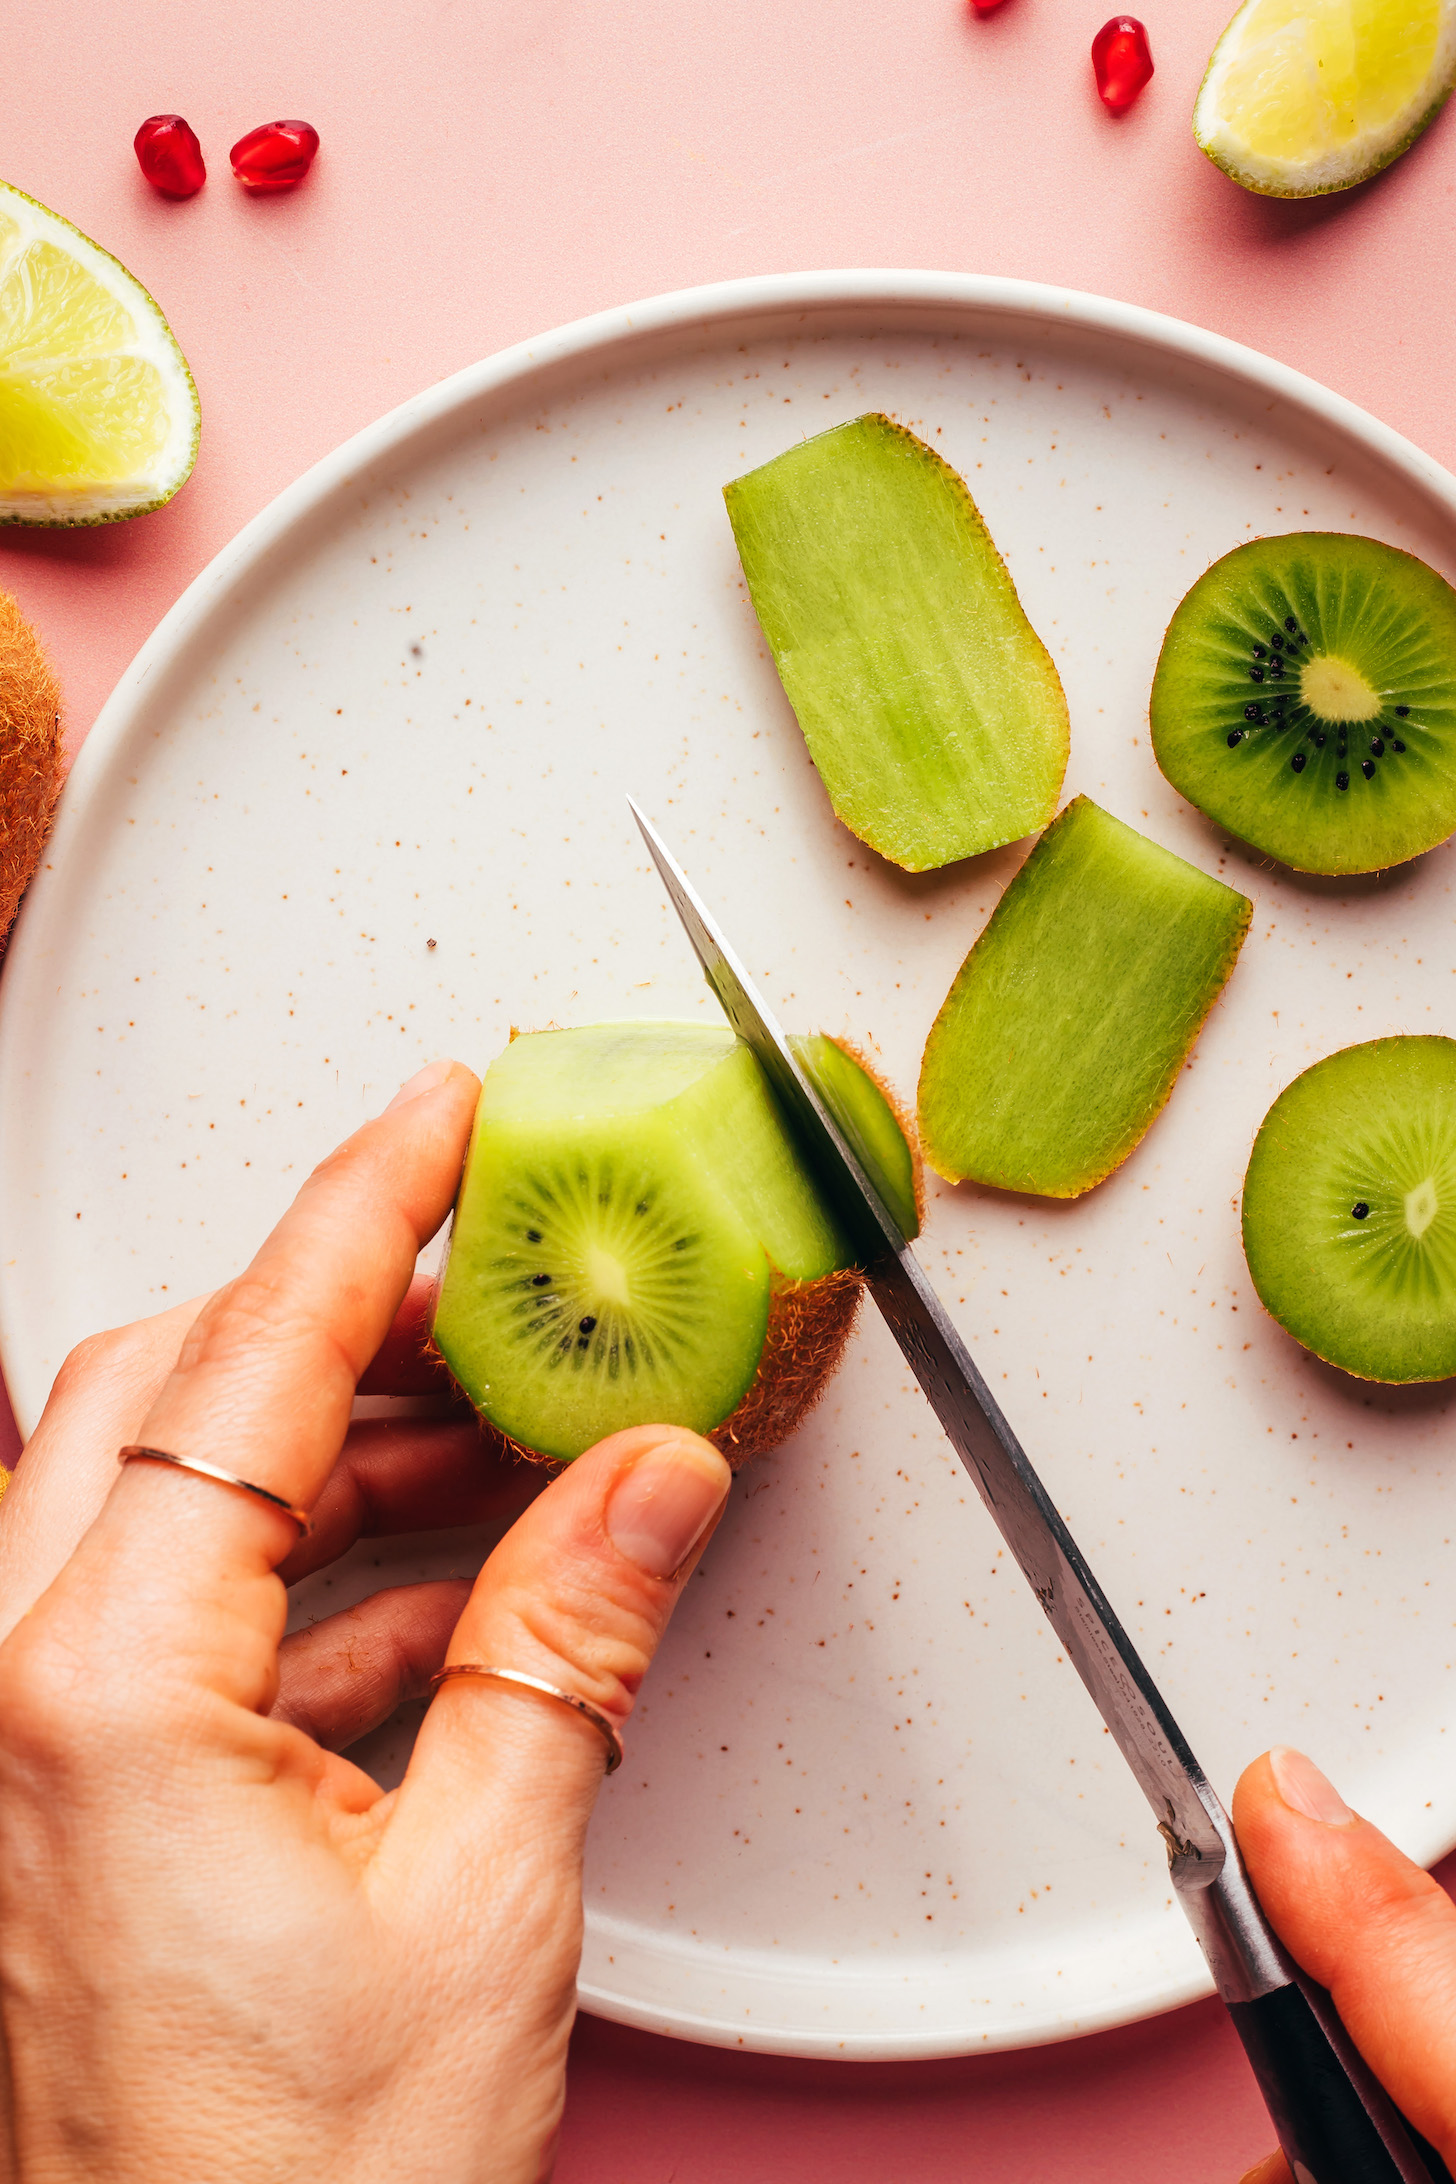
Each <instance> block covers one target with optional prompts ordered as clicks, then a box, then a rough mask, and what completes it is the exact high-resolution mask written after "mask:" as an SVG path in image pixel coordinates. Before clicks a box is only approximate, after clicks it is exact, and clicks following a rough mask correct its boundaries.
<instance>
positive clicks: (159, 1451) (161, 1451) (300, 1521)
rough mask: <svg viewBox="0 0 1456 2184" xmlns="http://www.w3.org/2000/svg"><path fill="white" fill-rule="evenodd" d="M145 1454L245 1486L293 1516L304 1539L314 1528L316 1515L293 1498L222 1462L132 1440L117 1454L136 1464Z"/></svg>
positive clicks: (154, 1460) (224, 1482)
mask: <svg viewBox="0 0 1456 2184" xmlns="http://www.w3.org/2000/svg"><path fill="white" fill-rule="evenodd" d="M143 1458H144V1459H145V1460H146V1462H148V1463H151V1464H175V1465H176V1467H177V1469H178V1470H179V1471H195V1472H196V1473H197V1476H198V1477H199V1478H200V1479H216V1480H217V1481H218V1483H219V1484H220V1485H222V1486H238V1487H241V1488H242V1490H243V1492H244V1493H245V1494H252V1495H254V1496H256V1498H257V1499H258V1500H259V1501H264V1502H266V1503H267V1504H268V1507H269V1508H270V1509H281V1510H282V1512H283V1514H284V1516H285V1517H292V1519H293V1521H294V1523H295V1524H296V1525H297V1526H298V1530H299V1536H300V1538H302V1539H307V1538H308V1535H309V1533H310V1532H311V1531H312V1530H313V1519H312V1518H311V1517H310V1515H309V1513H308V1511H307V1510H306V1509H295V1508H294V1506H293V1504H292V1502H288V1501H285V1500H284V1499H283V1496H282V1495H281V1494H275V1493H274V1492H273V1491H272V1489H271V1488H269V1487H266V1486H254V1484H253V1482H252V1480H251V1479H240V1478H239V1477H238V1475H237V1473H236V1472H235V1471H224V1470H223V1469H222V1468H221V1466H220V1465H218V1464H210V1463H208V1462H207V1461H206V1460H205V1459H204V1458H203V1457H201V1456H174V1455H173V1454H172V1452H171V1450H170V1449H165V1448H142V1447H141V1446H140V1444H139V1443H136V1442H129V1443H128V1444H127V1446H126V1447H125V1448H124V1449H121V1450H119V1451H118V1455H117V1461H118V1462H119V1463H123V1464H133V1463H136V1462H137V1461H138V1460H139V1459H143Z"/></svg>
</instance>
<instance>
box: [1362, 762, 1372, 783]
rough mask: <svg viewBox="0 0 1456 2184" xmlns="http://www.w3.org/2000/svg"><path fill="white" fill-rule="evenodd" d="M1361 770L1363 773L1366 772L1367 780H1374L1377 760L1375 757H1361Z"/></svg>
mask: <svg viewBox="0 0 1456 2184" xmlns="http://www.w3.org/2000/svg"><path fill="white" fill-rule="evenodd" d="M1360 771H1361V773H1362V774H1364V776H1365V779H1366V780H1367V781H1373V780H1374V779H1375V761H1374V759H1373V758H1362V759H1361V761H1360Z"/></svg>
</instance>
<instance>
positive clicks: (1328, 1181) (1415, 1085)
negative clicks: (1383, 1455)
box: [1243, 1037, 1456, 1382]
mask: <svg viewBox="0 0 1456 2184" xmlns="http://www.w3.org/2000/svg"><path fill="white" fill-rule="evenodd" d="M1243 1227H1244V1255H1245V1257H1246V1258H1247V1260H1248V1262H1249V1272H1250V1273H1251V1274H1252V1276H1253V1278H1254V1287H1255V1289H1257V1291H1258V1293H1259V1296H1260V1299H1261V1300H1262V1302H1263V1304H1264V1305H1265V1307H1266V1308H1267V1310H1268V1311H1270V1312H1271V1313H1272V1314H1273V1315H1274V1318H1275V1319H1276V1320H1278V1321H1279V1323H1280V1325H1281V1326H1282V1327H1284V1328H1286V1329H1287V1330H1288V1332H1289V1333H1290V1334H1291V1335H1293V1336H1294V1338H1295V1340H1296V1341H1297V1342H1301V1343H1303V1345H1304V1347H1305V1348H1306V1349H1307V1350H1313V1352H1314V1353H1315V1355H1316V1357H1322V1358H1324V1359H1325V1360H1326V1362H1327V1363H1328V1364H1331V1365H1338V1366H1340V1367H1341V1368H1342V1370H1343V1371H1345V1372H1347V1373H1354V1374H1357V1375H1358V1376H1359V1378H1361V1379H1362V1380H1384V1381H1396V1382H1399V1381H1410V1380H1445V1379H1447V1378H1449V1377H1450V1376H1451V1375H1452V1374H1456V1040H1452V1039H1444V1038H1430V1037H1419V1038H1415V1037H1411V1038H1394V1039H1372V1040H1370V1041H1369V1042H1368V1043H1367V1044H1365V1045H1363V1046H1353V1047H1345V1048H1344V1049H1342V1051H1341V1052H1340V1053H1338V1054H1330V1055H1327V1056H1326V1058H1325V1059H1324V1060H1323V1061H1322V1062H1316V1063H1315V1064H1314V1067H1313V1068H1312V1069H1307V1070H1305V1072H1304V1074H1303V1075H1302V1076H1299V1077H1296V1078H1295V1080H1294V1082H1293V1084H1291V1085H1289V1086H1287V1087H1286V1089H1285V1090H1284V1091H1283V1092H1281V1093H1280V1095H1279V1097H1278V1099H1277V1100H1276V1101H1275V1102H1274V1105H1273V1106H1272V1107H1271V1108H1270V1110H1269V1112H1268V1114H1267V1115H1266V1116H1265V1118H1264V1121H1263V1123H1262V1125H1261V1126H1260V1129H1259V1134H1258V1136H1257V1137H1256V1138H1255V1140H1254V1150H1253V1153H1252V1155H1251V1156H1250V1160H1249V1168H1248V1174H1247V1175H1246V1176H1245V1178H1244V1211H1243Z"/></svg>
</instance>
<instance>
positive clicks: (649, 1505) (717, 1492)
mask: <svg viewBox="0 0 1456 2184" xmlns="http://www.w3.org/2000/svg"><path fill="white" fill-rule="evenodd" d="M732 1480H733V1475H732V1473H731V1472H730V1471H729V1469H728V1466H727V1464H726V1463H725V1462H724V1461H723V1459H722V1457H721V1456H719V1455H717V1454H716V1452H714V1451H711V1450H709V1449H706V1448H704V1447H703V1446H702V1445H701V1443H699V1442H697V1441H664V1442H663V1443H662V1445H661V1447H659V1448H654V1449H650V1450H649V1451H648V1453H647V1454H646V1455H645V1456H639V1457H638V1459H637V1461H636V1463H635V1464H633V1466H632V1468H631V1470H630V1471H629V1472H628V1473H627V1476H626V1477H625V1478H624V1479H623V1480H622V1481H621V1483H620V1484H619V1485H618V1486H617V1488H616V1490H615V1492H614V1493H613V1495H612V1498H611V1500H610V1501H609V1502H608V1503H607V1534H608V1537H609V1538H610V1539H611V1542H612V1545H613V1546H614V1547H615V1548H616V1550H617V1552H618V1554H620V1555H625V1556H626V1558H627V1560H628V1561H629V1562H635V1563H636V1565H637V1567H638V1569H639V1570H645V1571H646V1572H647V1574H648V1576H649V1577H671V1576H672V1573H673V1571H674V1570H678V1569H681V1567H682V1565H683V1564H684V1563H685V1562H686V1561H687V1559H688V1556H689V1555H690V1554H691V1553H692V1551H693V1549H694V1548H695V1547H696V1546H697V1544H698V1541H699V1540H700V1539H701V1538H702V1536H703V1534H704V1532H706V1531H707V1529H708V1526H709V1525H710V1524H711V1523H712V1521H713V1519H714V1517H716V1516H717V1514H718V1511H719V1510H720V1509H721V1508H722V1506H723V1503H724V1501H725V1500H726V1498H727V1494H728V1489H729V1487H730V1485H731V1484H732Z"/></svg>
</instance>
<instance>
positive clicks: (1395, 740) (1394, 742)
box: [1390, 736, 1405, 751]
mask: <svg viewBox="0 0 1456 2184" xmlns="http://www.w3.org/2000/svg"><path fill="white" fill-rule="evenodd" d="M1390 748H1391V749H1392V751H1403V750H1404V749H1405V745H1404V744H1403V743H1402V742H1401V740H1400V737H1399V736H1392V737H1391V739H1390Z"/></svg>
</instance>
